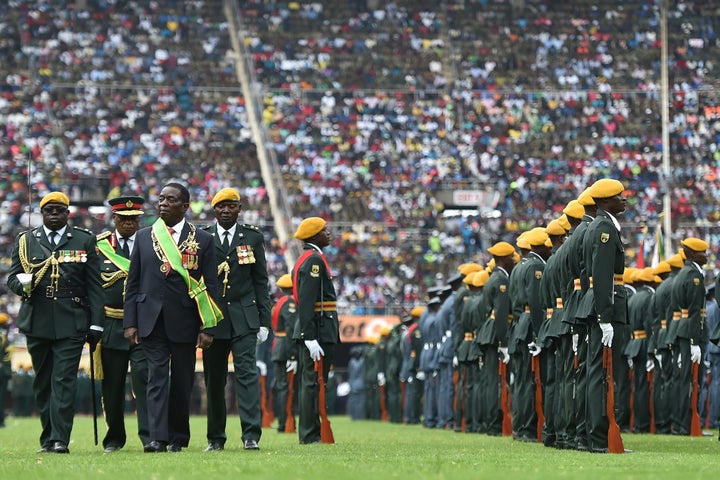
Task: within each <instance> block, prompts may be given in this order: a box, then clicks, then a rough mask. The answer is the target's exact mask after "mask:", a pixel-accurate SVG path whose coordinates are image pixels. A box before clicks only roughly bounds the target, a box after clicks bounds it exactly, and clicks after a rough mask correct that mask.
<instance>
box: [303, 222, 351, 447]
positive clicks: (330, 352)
mask: <svg viewBox="0 0 720 480" xmlns="http://www.w3.org/2000/svg"><path fill="white" fill-rule="evenodd" d="M295 238H297V239H298V240H302V241H303V249H304V251H303V253H302V255H300V258H298V260H297V261H296V262H295V266H294V268H293V274H292V275H293V296H294V298H295V301H296V302H297V304H298V316H299V319H298V320H299V321H298V325H297V327H298V328H297V329H296V331H295V332H294V334H293V339H295V340H296V341H298V342H300V361H301V362H302V373H301V376H302V379H301V382H300V422H299V428H298V436H299V439H300V443H301V444H309V443H319V442H320V417H319V410H318V387H319V384H318V380H317V374H316V373H315V362H317V361H319V360H321V359H322V361H323V371H322V375H323V379H324V380H325V382H327V377H328V373H329V371H330V366H331V365H332V363H333V361H334V359H335V345H337V344H338V343H340V333H339V326H338V316H337V303H336V302H337V295H336V293H335V286H334V285H333V281H332V280H333V277H332V272H331V271H330V265H328V263H327V259H326V258H325V255H324V254H323V253H322V249H323V248H324V247H327V246H328V245H330V240H332V235H331V233H330V231H329V230H328V228H327V227H326V222H325V220H323V219H322V218H320V217H309V218H306V219H304V220H303V221H302V222H300V225H298V228H297V230H296V231H295Z"/></svg>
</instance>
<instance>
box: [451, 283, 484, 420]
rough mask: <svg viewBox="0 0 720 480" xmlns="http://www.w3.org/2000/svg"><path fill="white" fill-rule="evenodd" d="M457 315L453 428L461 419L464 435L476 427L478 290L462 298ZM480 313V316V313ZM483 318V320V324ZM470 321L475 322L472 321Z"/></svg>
mask: <svg viewBox="0 0 720 480" xmlns="http://www.w3.org/2000/svg"><path fill="white" fill-rule="evenodd" d="M462 298H463V303H462V305H461V310H460V315H459V317H458V322H457V325H456V326H457V331H456V333H455V336H454V338H455V339H456V344H457V347H456V352H457V357H458V375H459V378H458V388H457V398H456V409H457V413H458V414H456V416H455V421H456V423H455V428H456V430H457V427H458V426H460V427H462V422H463V419H464V420H465V431H466V432H477V431H478V429H479V425H480V418H479V402H480V392H479V385H480V367H479V364H478V360H479V358H480V346H479V345H478V344H477V343H475V337H476V335H477V329H478V327H479V326H480V325H481V323H482V322H481V321H480V317H481V315H484V314H485V309H484V308H482V307H481V302H482V290H477V291H475V292H470V293H468V294H466V295H463V297H462ZM481 312H482V313H481ZM484 319H485V317H483V321H484ZM474 320H475V321H476V322H474Z"/></svg>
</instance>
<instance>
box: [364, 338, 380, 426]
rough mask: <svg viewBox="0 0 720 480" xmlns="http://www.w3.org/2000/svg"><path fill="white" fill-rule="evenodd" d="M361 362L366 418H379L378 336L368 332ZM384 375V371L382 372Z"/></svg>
mask: <svg viewBox="0 0 720 480" xmlns="http://www.w3.org/2000/svg"><path fill="white" fill-rule="evenodd" d="M365 342H366V344H367V345H366V346H365V351H364V356H365V361H364V362H363V365H364V370H363V380H364V382H365V415H366V418H367V419H368V420H380V391H379V388H378V387H379V385H378V378H377V377H378V373H379V371H380V350H379V347H378V344H379V343H380V336H379V335H376V334H370V335H369V336H368V337H367V338H366V339H365ZM383 375H384V373H383Z"/></svg>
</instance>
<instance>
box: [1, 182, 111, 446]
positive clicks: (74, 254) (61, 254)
mask: <svg viewBox="0 0 720 480" xmlns="http://www.w3.org/2000/svg"><path fill="white" fill-rule="evenodd" d="M69 206H70V200H69V199H68V197H67V195H65V194H64V193H62V192H51V193H48V194H47V195H45V196H44V197H43V198H42V200H40V213H41V214H42V219H43V225H42V226H40V227H37V228H33V229H31V230H29V231H26V232H23V233H21V234H20V235H18V237H17V238H16V239H15V244H14V246H13V253H12V265H11V267H10V274H9V276H8V280H7V284H8V287H9V288H10V290H12V291H13V292H15V293H16V294H18V295H20V296H22V304H21V306H20V311H19V313H18V318H17V326H18V328H19V329H20V331H21V332H22V333H24V334H25V336H26V338H27V346H28V351H29V352H30V357H31V359H32V364H33V368H34V370H35V374H36V378H35V382H34V384H33V390H34V392H35V404H36V406H37V409H38V413H39V415H40V423H41V425H42V432H41V433H40V446H41V448H40V450H39V453H44V452H52V453H68V452H69V451H70V450H69V449H68V444H69V443H70V432H71V431H72V426H73V418H74V416H75V395H76V393H77V372H78V367H79V365H80V356H81V355H82V349H83V344H84V343H85V341H86V340H87V341H88V342H89V343H90V347H91V349H93V350H94V348H95V346H96V345H97V342H98V340H100V335H101V330H102V324H103V323H104V320H105V314H104V312H103V298H104V294H103V288H102V283H101V281H100V261H99V257H98V255H97V252H96V250H95V248H96V246H95V235H93V234H92V233H91V232H89V231H87V230H85V229H82V228H78V227H70V226H69V225H68V216H69V209H68V207H69ZM21 274H28V275H31V276H32V277H31V279H32V280H31V282H29V283H24V282H21V280H20V278H23V277H22V276H20V275H21ZM19 276H20V278H18V277H19ZM88 327H91V328H92V330H90V331H88Z"/></svg>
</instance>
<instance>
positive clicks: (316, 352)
mask: <svg viewBox="0 0 720 480" xmlns="http://www.w3.org/2000/svg"><path fill="white" fill-rule="evenodd" d="M305 346H306V347H307V349H308V350H310V358H312V359H313V361H314V362H317V361H318V360H320V358H322V356H323V355H325V352H324V351H323V349H322V347H321V346H320V344H319V343H318V341H317V340H305Z"/></svg>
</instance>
